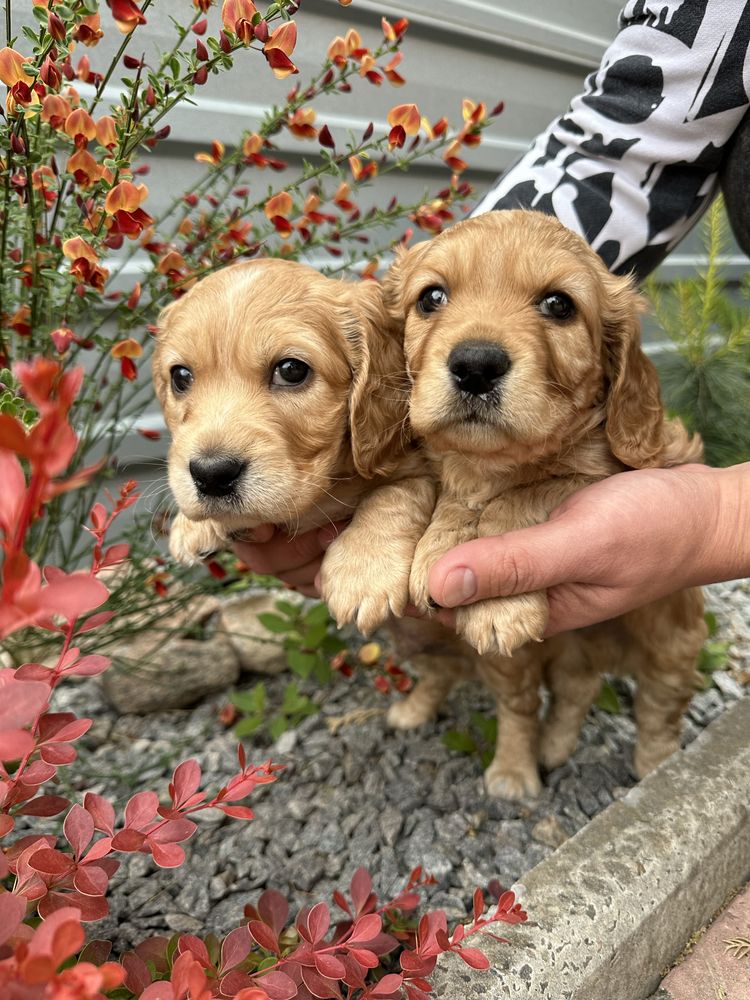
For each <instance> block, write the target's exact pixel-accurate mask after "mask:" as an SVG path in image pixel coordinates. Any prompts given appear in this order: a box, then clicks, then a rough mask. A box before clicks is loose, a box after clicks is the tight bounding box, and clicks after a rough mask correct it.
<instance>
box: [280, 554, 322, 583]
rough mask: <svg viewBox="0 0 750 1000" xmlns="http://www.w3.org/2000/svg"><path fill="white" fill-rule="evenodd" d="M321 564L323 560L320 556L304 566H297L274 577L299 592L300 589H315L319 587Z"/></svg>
mask: <svg viewBox="0 0 750 1000" xmlns="http://www.w3.org/2000/svg"><path fill="white" fill-rule="evenodd" d="M321 562H322V558H321V557H320V556H318V557H317V558H316V559H313V560H311V561H310V562H309V563H305V565H304V566H298V567H297V566H295V567H294V568H293V569H288V570H285V571H284V572H283V573H275V574H274V576H277V577H278V578H279V580H281V582H282V583H288V584H290V585H291V586H292V587H294V588H295V590H299V589H300V587H311V588H315V587H317V583H316V580H317V578H318V573H319V572H320V564H321Z"/></svg>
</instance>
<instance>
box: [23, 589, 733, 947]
mask: <svg viewBox="0 0 750 1000" xmlns="http://www.w3.org/2000/svg"><path fill="white" fill-rule="evenodd" d="M709 604H710V606H711V607H712V608H713V609H714V611H715V612H716V614H717V617H718V619H719V635H718V636H717V638H719V639H725V640H728V641H729V643H730V646H729V663H728V665H727V670H725V671H721V672H719V673H716V674H714V682H715V683H714V686H712V687H711V688H709V689H708V690H706V691H703V692H701V693H699V694H697V695H696V696H695V698H694V700H693V703H692V706H691V709H690V712H689V715H688V717H687V719H686V721H685V727H684V735H685V742H689V741H690V740H692V739H694V738H695V736H697V735H698V733H699V732H700V731H701V729H702V728H703V727H704V726H706V725H707V724H708V723H709V722H711V720H712V719H714V718H715V717H716V716H717V715H719V714H720V713H721V712H722V711H723V710H724V708H725V707H727V706H728V705H730V704H731V703H732V702H733V701H735V700H736V699H737V698H740V697H743V695H744V693H745V691H746V689H747V688H750V685H747V684H746V681H747V679H748V676H750V581H744V582H738V583H733V584H721V585H717V586H715V587H712V588H709ZM288 679H289V678H288V677H285V676H282V677H276V678H265V683H266V686H267V690H268V693H269V700H270V701H271V703H273V702H274V701H276V700H278V699H280V693H281V691H282V690H283V687H284V685H285V684H286V683H287V681H288ZM252 683H255V679H254V678H249V684H248V686H250V685H251V684H252ZM618 690H619V692H620V694H621V696H622V697H621V701H622V702H623V704H624V711H623V713H622V714H619V715H609V714H607V713H606V712H604V711H602V710H600V709H597V708H595V709H593V710H592V712H591V713H590V715H589V718H588V720H587V722H586V725H585V726H584V730H583V734H582V737H581V740H580V743H579V747H578V750H577V751H576V753H575V755H574V756H573V758H571V760H570V761H568V762H567V763H566V764H565V765H564V766H563V767H560V768H558V769H557V770H556V771H554V772H552V773H551V774H549V775H547V777H546V779H545V788H544V791H543V793H542V795H541V797H540V798H539V800H538V801H537V802H535V803H531V804H529V803H525V804H519V803H509V802H504V801H498V800H491V799H488V798H487V797H486V796H485V794H484V792H483V788H482V781H481V766H480V763H479V760H478V758H477V757H476V756H474V755H472V756H468V755H460V754H457V753H454V752H452V751H450V750H448V749H447V748H446V746H445V745H444V743H443V741H442V736H443V735H444V734H445V733H446V732H447V731H448V730H456V729H458V730H466V729H468V728H469V720H470V716H471V713H472V712H475V711H482V712H490V711H491V709H492V705H491V701H490V699H489V698H488V697H487V695H486V694H485V693H484V692H483V691H481V690H479V689H476V688H466V689H463V690H461V691H459V692H458V693H457V694H456V695H455V696H454V697H453V700H452V704H451V705H450V706H449V707H448V712H447V714H445V715H443V716H441V718H440V719H439V721H438V722H437V723H436V724H435V725H433V726H429V727H425V728H424V729H423V730H420V731H413V732H409V733H399V732H393V731H390V730H388V729H387V728H386V727H385V724H384V718H383V715H384V711H385V708H386V707H387V704H388V699H387V698H385V697H384V696H382V695H380V694H379V693H378V692H376V691H375V690H374V689H373V687H372V679H371V677H369V676H368V675H367V674H366V672H365V671H364V670H362V671H359V672H358V675H357V676H355V677H354V678H353V679H352V680H349V681H346V680H344V679H342V678H339V679H337V680H336V682H334V683H333V684H332V685H331V686H330V687H329V688H327V689H326V690H325V691H324V692H320V691H319V690H318V692H317V695H318V696H320V697H321V704H322V710H321V712H320V713H319V714H318V715H315V716H312V717H309V718H307V719H306V720H305V721H304V722H303V723H302V724H301V725H300V726H299V727H298V728H297V729H296V730H294V731H291V732H288V733H285V734H284V735H283V736H282V737H281V738H280V739H279V740H278V741H277V742H276V743H275V744H273V745H271V746H270V747H269V746H267V745H266V746H263V745H261V744H257V743H256V744H255V745H250V746H249V748H248V756H249V758H250V759H252V760H255V761H257V762H260V761H262V760H264V759H267V758H268V757H269V756H270V757H271V758H272V759H273V760H274V761H275V762H278V763H282V764H284V765H286V770H285V771H284V772H283V773H282V774H281V776H280V777H279V780H278V781H277V782H276V783H275V784H273V785H270V786H266V787H263V788H259V789H258V791H257V792H256V794H255V795H254V796H253V799H252V801H251V805H252V806H253V808H254V809H255V812H256V818H255V820H254V821H253V822H250V823H245V822H240V821H235V820H226V819H225V818H224V817H223V815H222V814H218V815H208V814H204V815H205V817H206V818H204V819H202V820H201V821H200V824H199V830H198V832H197V833H196V835H195V836H194V837H193V839H192V840H191V841H190V842H189V844H188V845H187V849H188V862H187V863H186V865H184V866H183V867H182V868H180V869H177V870H174V871H168V870H159V869H156V868H155V866H154V865H153V863H152V862H151V860H150V859H149V858H148V857H146V856H144V855H135V856H133V857H131V858H129V859H128V860H127V861H126V862H125V863H124V864H123V866H122V868H121V869H120V871H119V872H118V873H117V875H116V876H115V877H114V879H113V880H112V883H111V890H110V894H109V901H110V907H111V916H110V917H109V918H107V920H105V921H102V922H101V923H100V924H98V925H95V926H94V927H93V931H94V934H95V936H96V937H104V938H110V939H112V940H113V941H114V942H115V947H116V950H117V951H118V952H120V951H122V950H124V949H126V948H128V947H131V946H132V945H133V944H135V943H137V942H138V941H140V940H143V938H144V937H147V936H149V935H150V934H154V933H162V932H165V931H168V932H174V931H180V932H185V933H201V932H206V931H208V930H213V931H216V932H217V933H223V932H227V931H229V930H230V929H231V928H232V927H234V926H236V925H237V923H238V922H239V921H240V919H241V917H242V909H243V906H244V904H245V903H246V902H248V901H251V900H253V899H255V898H256V897H257V895H258V894H259V893H260V892H261V891H262V889H263V888H264V887H273V888H276V889H279V890H280V891H282V892H284V893H286V894H288V895H289V897H290V900H291V902H292V906H293V908H294V910H295V911H296V908H298V907H299V906H301V905H304V904H306V903H311V902H315V901H316V900H318V899H321V898H323V899H329V898H330V893H331V891H332V890H333V889H334V888H335V887H337V886H341V887H345V886H346V885H347V884H348V880H349V878H350V877H351V874H352V873H353V871H354V870H355V869H356V868H357V867H358V866H359V865H362V864H364V865H365V866H367V867H368V868H369V870H370V871H371V873H372V875H373V878H374V882H375V888H376V890H377V891H378V892H380V893H382V894H384V895H386V894H389V893H391V892H393V891H395V890H396V889H398V888H400V887H401V885H402V884H403V883H404V882H405V880H406V877H407V876H408V873H409V871H410V870H411V869H412V867H413V866H415V865H417V864H422V865H423V866H424V867H425V869H426V870H427V871H429V872H431V873H432V874H433V875H434V876H435V877H436V878H437V885H435V886H434V887H433V889H432V890H431V894H430V903H431V904H432V905H433V906H439V907H442V908H444V909H446V910H447V911H448V913H449V915H451V916H455V917H459V916H461V915H463V914H464V913H466V912H467V907H469V906H470V900H471V893H472V891H473V889H474V887H475V886H476V885H483V886H486V885H487V883H488V882H489V880H490V879H498V880H499V881H500V883H501V884H503V885H505V886H509V885H511V884H513V883H514V882H516V881H517V880H519V879H520V880H522V879H523V875H524V873H525V872H527V871H528V870H529V869H530V868H532V867H533V866H534V865H536V864H537V863H538V862H540V861H541V860H542V859H543V858H545V857H546V856H547V855H548V854H550V853H551V851H552V850H553V849H554V847H555V846H557V845H558V844H559V843H561V842H562V841H563V840H564V839H565V838H566V837H568V836H570V835H572V834H573V833H575V832H576V831H578V830H580V829H581V827H583V826H585V824H586V823H588V821H589V820H590V819H591V818H592V817H593V816H595V815H596V814H597V813H598V812H599V811H600V810H602V809H603V808H605V807H606V806H607V805H609V803H610V802H612V801H613V799H615V798H617V797H620V796H622V795H623V794H624V793H625V791H626V790H627V789H628V788H629V787H630V786H631V785H632V784H633V783H634V778H633V776H632V774H631V771H630V761H631V755H632V746H633V738H634V726H633V722H632V716H631V712H630V704H629V691H628V688H627V686H626V685H621V686H619V687H618ZM311 691H315V688H311ZM58 698H59V700H58V701H57V703H56V707H57V708H58V710H63V709H66V708H67V709H72V710H75V711H76V712H77V713H78V714H81V715H88V716H90V717H93V718H94V719H95V725H94V726H93V728H92V730H91V731H90V732H89V734H87V736H86V737H85V738H84V739H83V740H81V741H80V743H79V749H80V760H79V761H78V763H77V764H76V765H75V767H74V769H73V770H72V772H71V775H70V776H71V778H74V779H75V786H74V789H71V791H78V792H80V791H83V790H84V789H90V790H93V791H97V792H100V793H102V794H106V795H109V796H112V797H113V798H115V799H116V800H117V801H118V803H119V804H120V805H122V804H123V802H124V801H125V800H126V799H127V798H128V797H129V796H130V795H132V794H133V793H134V792H135V791H137V790H143V789H154V790H156V791H157V792H159V793H161V794H164V793H165V792H166V784H167V780H168V778H169V776H170V774H171V771H172V769H173V767H174V766H175V765H176V764H177V763H178V762H179V761H180V760H183V759H186V758H188V757H196V758H197V759H198V760H199V762H200V764H201V766H202V768H203V771H204V777H205V779H206V787H209V788H218V787H219V786H220V785H221V784H222V783H223V782H224V781H225V780H226V778H227V777H228V776H229V775H230V774H232V773H233V771H234V764H235V762H236V749H235V748H236V739H235V738H234V737H233V735H232V733H231V731H227V730H225V729H224V728H223V727H222V725H221V723H220V722H219V720H218V713H219V709H220V708H221V706H222V705H223V704H225V703H226V696H220V697H215V698H211V699H207V700H206V701H204V702H202V703H201V704H199V705H198V706H196V707H195V708H194V709H192V710H189V711H170V712H162V713H157V714H153V715H149V716H144V717H140V716H135V715H124V716H121V717H119V718H118V717H117V716H116V715H115V714H114V713H113V712H112V710H111V709H109V708H108V707H107V705H106V703H105V702H104V700H103V697H102V695H101V692H100V690H99V688H98V687H97V685H96V682H95V681H85V682H82V683H80V684H78V685H70V686H68V687H65V686H63V687H62V688H61V689H60V691H59V694H58ZM373 708H375V709H380V710H381V711H380V712H379V714H377V715H374V714H372V713H371V714H370V717H369V718H367V719H365V720H364V721H360V722H356V723H354V722H352V723H350V724H348V725H339V726H338V727H334V728H335V732H331V727H330V726H329V725H327V723H330V722H331V721H332V720H334V719H336V718H338V717H341V716H346V715H348V714H349V713H351V712H352V711H353V710H355V709H373ZM37 829H38V827H37Z"/></svg>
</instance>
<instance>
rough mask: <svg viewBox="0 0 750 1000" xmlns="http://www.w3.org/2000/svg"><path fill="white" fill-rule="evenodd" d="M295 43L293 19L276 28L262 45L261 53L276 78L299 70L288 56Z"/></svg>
mask: <svg viewBox="0 0 750 1000" xmlns="http://www.w3.org/2000/svg"><path fill="white" fill-rule="evenodd" d="M296 44H297V25H296V24H295V23H294V21H286V22H285V23H284V24H280V25H279V26H278V28H276V29H275V30H274V31H273V33H272V34H271V37H270V38H269V39H268V41H267V42H266V44H265V45H264V46H263V55H264V56H265V57H266V60H267V61H268V65H269V66H270V67H271V69H272V70H273V75H274V76H275V77H276V78H277V79H278V80H283V79H284V78H285V77H287V76H291V75H292V74H293V73H299V70H298V69H297V67H296V66H295V65H294V63H293V62H292V60H291V59H290V58H289V57H290V56H291V54H292V52H294V46H295V45H296Z"/></svg>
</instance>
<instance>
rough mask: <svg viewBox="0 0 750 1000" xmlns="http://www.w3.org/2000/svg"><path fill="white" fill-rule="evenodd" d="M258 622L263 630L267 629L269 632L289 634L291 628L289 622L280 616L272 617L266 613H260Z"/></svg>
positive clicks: (272, 615)
mask: <svg viewBox="0 0 750 1000" xmlns="http://www.w3.org/2000/svg"><path fill="white" fill-rule="evenodd" d="M258 621H259V622H260V623H261V625H262V626H263V627H264V628H267V629H268V631H269V632H276V633H281V632H289V631H290V630H291V628H292V625H291V624H290V622H288V621H287V620H286V619H284V618H282V617H281V616H280V615H274V614H271V613H270V612H266V611H262V612H261V613H260V614H259V615H258Z"/></svg>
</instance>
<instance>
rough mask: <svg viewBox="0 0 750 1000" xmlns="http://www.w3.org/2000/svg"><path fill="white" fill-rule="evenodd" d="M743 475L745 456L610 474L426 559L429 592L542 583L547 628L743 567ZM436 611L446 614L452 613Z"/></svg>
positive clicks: (576, 623) (457, 601)
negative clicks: (496, 531)
mask: <svg viewBox="0 0 750 1000" xmlns="http://www.w3.org/2000/svg"><path fill="white" fill-rule="evenodd" d="M749 479H750V465H745V466H736V467H735V468H734V469H709V468H707V467H706V466H701V465H690V466H682V467H681V468H675V469H642V470H638V471H633V472H624V473H620V474H618V475H616V476H611V477H610V478H609V479H605V480H602V481H601V482H599V483H594V484H593V485H592V486H588V487H586V488H585V489H583V490H581V491H580V492H578V493H575V494H574V495H573V496H571V497H569V498H568V499H567V500H565V501H564V502H563V503H562V504H561V505H560V506H559V507H558V508H556V509H555V510H554V511H553V512H552V514H551V515H550V518H549V520H548V521H547V522H546V523H545V524H541V525H537V526H535V527H532V528H525V529H523V530H519V531H511V532H508V533H507V534H505V535H501V536H496V537H491V538H481V539H476V540H475V541H471V542H465V543H464V544H462V545H459V546H457V547H456V548H454V549H452V550H451V551H450V552H448V553H446V554H445V555H444V556H443V557H442V558H441V559H439V560H438V561H437V562H436V563H435V565H434V566H433V567H432V570H431V572H430V576H429V586H430V593H431V595H432V597H433V599H434V600H435V602H436V603H437V604H438V605H440V606H441V607H442V608H453V607H457V606H459V605H464V604H471V603H474V602H475V601H481V600H485V599H487V598H490V597H504V596H508V595H511V594H523V593H529V592H531V591H536V590H543V589H546V590H547V595H548V598H549V608H550V615H549V624H548V627H547V630H546V632H545V635H547V636H551V635H555V634H557V633H558V632H563V631H567V630H569V629H573V628H581V627H583V626H585V625H592V624H594V623H595V622H600V621H605V620H606V619H609V618H614V617H616V616H618V615H621V614H624V613H625V612H626V611H630V610H632V609H633V608H636V607H641V606H643V605H644V604H648V603H650V602H651V601H654V600H657V599H658V598H660V597H664V596H666V595H667V594H670V593H673V592H674V591H676V590H680V589H682V588H683V587H688V586H695V585H699V584H703V583H712V582H715V581H717V580H727V579H733V578H735V577H737V576H741V575H743V574H744V573H746V572H750V546H749V545H748V542H747V520H746V519H747V517H748V512H747V503H748V500H747V496H748V493H750V483H749V482H748V480H749ZM743 486H744V488H743ZM743 497H744V499H743ZM743 523H744V524H745V529H744V531H743V527H742V525H743ZM438 617H440V618H441V620H443V621H444V622H446V623H450V620H451V613H450V612H445V611H441V612H439V613H438Z"/></svg>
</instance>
